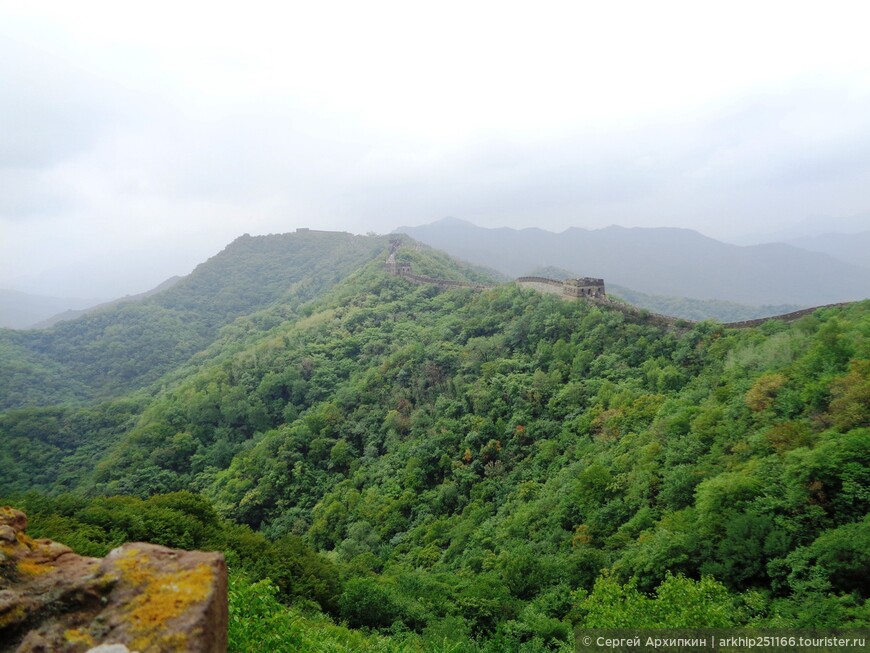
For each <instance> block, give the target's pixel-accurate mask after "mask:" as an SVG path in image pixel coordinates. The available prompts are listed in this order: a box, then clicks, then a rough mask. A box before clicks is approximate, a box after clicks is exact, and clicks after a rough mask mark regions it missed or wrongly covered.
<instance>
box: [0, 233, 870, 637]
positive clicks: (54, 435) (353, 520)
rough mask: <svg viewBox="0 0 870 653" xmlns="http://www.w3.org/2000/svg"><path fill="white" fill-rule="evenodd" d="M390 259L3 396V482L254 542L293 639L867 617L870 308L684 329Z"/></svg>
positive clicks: (114, 519)
mask: <svg viewBox="0 0 870 653" xmlns="http://www.w3.org/2000/svg"><path fill="white" fill-rule="evenodd" d="M401 252H402V256H403V257H405V258H406V259H408V260H412V262H413V264H414V267H415V269H420V270H429V271H430V272H428V273H430V274H433V275H438V276H444V275H445V274H446V273H447V272H449V273H450V274H451V275H452V276H455V277H457V278H461V277H462V276H463V275H466V276H465V278H473V279H479V278H480V277H479V275H477V274H476V273H474V272H472V271H469V270H464V269H463V268H461V267H459V266H457V265H456V264H455V263H453V262H451V261H450V260H448V259H447V258H446V257H442V256H440V255H438V254H437V253H434V252H431V251H428V250H425V249H423V250H420V251H416V250H412V249H410V248H405V249H403V250H401ZM381 268H382V265H381V261H380V260H375V261H372V262H371V263H369V264H367V265H365V266H363V267H362V268H360V269H358V270H357V271H356V272H355V273H353V274H351V275H350V276H349V277H348V278H347V279H346V280H345V281H343V282H341V283H339V284H338V285H336V286H335V287H334V288H332V289H331V290H329V291H328V292H326V293H325V294H323V295H322V296H320V297H319V298H317V299H315V300H313V301H311V302H308V303H307V304H305V305H300V306H299V307H298V308H294V310H292V311H288V310H287V309H286V308H285V307H284V306H282V305H280V304H279V305H276V306H275V307H273V308H271V309H268V310H265V311H263V312H261V313H259V314H258V315H256V316H254V317H253V318H251V319H247V318H246V319H242V320H238V321H236V322H235V323H234V324H233V325H231V326H229V327H227V328H225V329H224V331H222V333H221V337H220V338H219V339H218V340H217V341H216V342H215V344H213V345H212V346H211V348H210V349H208V350H207V351H206V352H205V353H203V354H201V355H200V356H198V357H197V358H196V359H195V360H193V361H191V362H190V363H187V364H185V365H181V366H179V367H177V368H176V369H175V371H174V372H172V373H171V374H170V375H169V376H167V377H164V379H163V381H162V384H161V386H160V387H159V388H154V389H152V390H151V391H149V392H139V393H138V394H132V395H128V396H127V397H124V398H119V399H116V400H113V401H112V402H110V403H104V404H96V405H92V406H88V407H71V406H66V407H57V408H40V409H34V408H30V409H22V410H15V411H11V410H10V411H7V412H6V413H4V414H0V438H2V441H3V448H2V454H0V455H2V456H3V460H2V465H0V470H2V471H0V491H2V492H3V493H5V494H6V495H8V496H10V497H11V498H13V499H15V498H16V497H18V498H17V499H16V500H18V501H19V502H23V503H24V504H26V505H25V508H27V509H28V510H30V511H31V512H35V515H36V517H35V519H34V524H35V525H37V524H38V525H39V526H38V527H39V528H41V529H42V532H44V533H45V534H48V535H51V536H52V537H58V538H59V539H64V538H66V540H67V541H68V542H69V543H70V544H72V545H73V546H76V547H77V548H79V549H80V550H83V551H99V550H102V549H101V548H100V547H106V546H111V545H114V544H115V543H116V542H119V541H121V540H123V539H125V538H128V537H134V538H138V537H148V538H151V539H153V540H154V541H160V542H168V543H172V544H174V545H177V546H193V547H206V548H222V549H225V550H228V551H231V552H232V555H233V556H237V557H236V558H235V559H237V560H238V566H237V571H238V575H237V576H234V581H233V582H234V586H233V587H234V588H235V589H234V591H235V592H236V596H238V597H247V598H246V599H245V600H246V601H248V602H249V605H250V606H252V607H250V611H251V614H255V613H256V614H260V617H262V618H264V619H267V621H268V623H274V624H275V625H274V628H275V629H284V630H283V631H282V632H286V637H287V641H294V642H297V643H298V642H305V641H308V640H306V638H311V637H313V635H312V633H314V632H317V633H319V635H318V636H322V637H326V638H333V639H334V640H335V641H336V642H338V641H339V640H342V638H348V639H345V640H344V641H345V644H344V646H346V647H347V649H346V650H353V648H352V646H351V644H348V643H347V642H350V641H351V640H352V641H354V642H355V644H353V646H356V647H357V650H365V648H366V647H369V648H371V650H390V649H389V647H391V646H395V647H397V648H396V650H456V651H460V650H468V651H483V650H493V651H495V650H520V647H524V648H522V650H544V649H550V650H552V649H558V648H560V647H563V646H564V647H566V650H570V647H571V645H572V642H573V634H572V629H573V627H574V626H575V625H584V626H590V627H618V626H620V625H626V624H631V625H639V624H643V625H650V626H664V625H669V626H680V627H682V626H717V627H718V626H722V627H724V626H732V625H747V624H749V625H761V626H794V627H820V626H825V625H827V626H848V625H865V626H866V625H867V624H868V621H870V619H868V610H867V605H866V603H865V602H866V599H867V596H866V592H867V590H866V582H865V580H866V577H867V572H868V565H870V558H868V551H870V546H868V543H867V539H868V537H870V522H868V518H867V514H868V504H870V493H868V488H870V465H868V462H870V413H868V405H870V363H868V361H870V303H868V302H864V303H860V304H855V305H853V306H851V307H848V308H842V309H825V310H821V311H817V312H816V313H815V314H813V315H811V316H808V317H806V318H803V319H801V320H800V321H798V322H796V323H794V324H791V325H785V324H782V323H779V322H776V321H773V322H768V323H767V324H765V325H764V326H762V327H760V328H757V329H749V330H744V331H734V330H728V329H724V328H723V327H721V326H720V325H717V324H715V323H712V322H704V323H700V324H697V325H694V326H693V327H691V328H688V327H687V328H685V329H676V328H671V329H669V330H668V329H663V328H662V327H660V326H657V325H655V324H652V323H646V322H645V321H644V319H643V317H642V316H640V317H638V318H636V319H635V318H630V317H626V315H624V314H623V313H621V312H618V311H613V310H610V309H608V308H606V307H598V306H596V305H593V304H589V303H585V302H579V301H564V300H562V299H561V298H559V297H556V296H546V295H540V294H537V293H535V292H533V291H529V290H525V289H521V288H518V287H516V286H513V285H505V286H501V287H498V288H496V289H493V290H489V291H485V292H477V291H472V290H461V289H460V290H450V291H442V290H439V289H437V288H434V287H432V286H427V285H412V284H410V283H408V282H407V281H405V280H403V279H401V278H396V277H391V276H389V275H387V274H386V273H385V272H384V271H383V270H382V269H381ZM35 443H39V444H38V445H37V444H35ZM28 445H30V446H28ZM33 491H38V492H39V493H40V494H32V493H31V494H25V493H27V492H33ZM60 492H72V493H74V494H72V495H68V494H64V495H60V494H59V493H60ZM44 495H51V496H52V497H53V498H46V497H45V496H44ZM88 497H89V498H88ZM134 514H135V515H139V517H137V519H138V521H137V519H133V517H132V516H133V515H134ZM124 515H129V519H128V517H125V516H124ZM217 524H220V527H219V528H218V527H217V526H216V525H217ZM245 547H248V548H245ZM255 547H256V548H259V550H261V551H263V552H264V553H261V554H257V555H250V551H251V550H252V548H255ZM266 579H268V580H266ZM277 601H283V602H284V603H295V607H294V608H293V610H296V611H298V613H293V614H299V615H307V616H304V617H301V619H302V621H301V622H299V621H298V620H297V621H294V620H292V619H291V620H289V621H287V620H286V619H285V617H286V614H287V613H285V612H282V610H283V609H282V608H280V607H275V606H276V605H279V604H278V603H276V602H277ZM306 601H307V602H308V603H305V602H306ZM311 602H315V603H316V605H317V608H316V609H317V610H323V611H325V612H326V613H327V614H329V615H331V618H332V619H334V620H339V621H342V622H344V624H345V625H346V626H348V627H350V628H352V629H364V630H367V631H368V633H369V634H367V635H362V634H359V633H350V632H349V631H346V630H341V629H340V628H339V627H333V626H331V625H329V624H328V622H327V621H324V619H325V617H323V616H314V615H313V614H312V612H311V610H312V609H315V608H313V607H312V604H311ZM237 606H238V604H237ZM237 609H238V610H242V612H238V613H237V614H238V615H241V614H242V613H243V609H242V608H240V607H237ZM257 611H259V612H257ZM264 615H265V616H264ZM249 617H250V618H251V619H253V618H254V617H253V616H250V615H249ZM249 617H245V618H242V617H241V616H240V617H239V621H238V623H237V625H236V627H237V628H238V630H237V631H235V632H236V635H234V636H237V637H239V638H241V639H239V640H238V641H244V638H246V637H259V635H256V633H255V630H256V628H258V626H254V625H252V624H251V623H250V622H249V621H247V620H246V619H248V618H249ZM300 623H302V624H303V625H302V626H300V625H299V624H300ZM331 628H337V629H338V630H330V629H331ZM375 631H378V632H380V635H378V634H375ZM384 635H388V637H387V638H386V639H384V638H383V637H382V636H384ZM294 638H295V639H294ZM354 638H356V639H354ZM436 643H437V645H436ZM448 645H449V646H453V648H437V646H442V647H447V646H448ZM276 650H279V649H276ZM288 650H291V649H288ZM334 650H343V649H341V648H340V645H339V644H336V645H335V649H334Z"/></svg>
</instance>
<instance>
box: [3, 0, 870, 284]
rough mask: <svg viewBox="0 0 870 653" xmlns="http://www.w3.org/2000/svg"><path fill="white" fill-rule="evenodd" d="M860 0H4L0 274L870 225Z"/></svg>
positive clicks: (747, 236) (63, 274) (868, 76)
mask: <svg viewBox="0 0 870 653" xmlns="http://www.w3.org/2000/svg"><path fill="white" fill-rule="evenodd" d="M862 4H866V3H861V2H826V3H824V4H822V3H819V2H794V1H792V2H763V1H761V0H755V1H753V2H740V1H731V2H727V3H725V2H722V3H706V2H697V1H694V2H668V1H666V0H658V1H657V2H619V1H615V2H582V1H579V0H578V1H574V2H547V1H546V0H538V1H536V2H534V3H532V2H523V3H513V2H509V1H505V0H502V1H500V2H473V1H472V0H465V1H464V2H451V1H449V0H439V2H426V3H423V2H419V3H418V2H407V1H403V2H381V1H378V0H367V1H366V2H330V1H328V0H326V1H318V2H310V1H306V2H292V1H288V2H280V3H279V2H270V3H265V2H256V1H252V2H245V3H238V2H236V3H225V4H223V3H221V2H208V3H198V2H193V1H189V2H177V1H176V2H173V3H168V2H162V1H159V0H158V1H151V2H148V3H120V2H116V1H114V2H91V1H88V0H77V1H76V2H68V1H64V2H41V1H39V0H27V1H24V2H15V1H7V0H0V288H10V289H17V290H24V291H29V292H37V293H41V294H50V295H62V296H74V297H100V298H111V297H115V296H121V295H124V294H128V293H136V292H142V291H144V290H147V289H149V288H151V287H153V286H155V285H157V284H158V283H160V282H161V281H163V280H164V279H166V278H168V277H169V276H172V275H174V274H186V273H188V272H190V270H191V269H192V268H193V267H194V266H195V265H196V264H198V263H200V262H202V261H203V260H205V259H206V258H208V257H209V256H212V255H214V254H216V253H217V252H218V251H220V250H221V249H223V247H225V246H226V245H227V244H228V243H229V242H231V241H232V240H233V239H235V238H236V237H238V236H240V235H242V234H244V233H250V234H254V235H256V234H266V233H283V232H288V231H293V230H295V229H296V228H297V227H311V228H322V229H336V230H346V231H351V232H354V233H368V232H376V233H388V232H390V231H392V230H393V229H395V228H396V227H398V226H400V225H418V224H424V223H427V222H431V221H434V220H437V219H440V218H443V217H446V216H453V217H457V218H461V219H465V220H469V221H471V222H474V223H475V224H478V225H481V226H487V227H497V226H509V227H515V228H521V227H528V226H536V227H541V228H544V229H549V230H552V231H561V230H563V229H565V228H567V227H572V226H574V227H584V228H590V229H592V228H601V227H605V226H608V225H611V224H619V225H623V226H627V227H656V226H669V227H685V228H692V229H696V230H698V231H700V232H702V233H704V234H706V235H709V236H712V237H716V238H720V239H724V240H731V241H734V242H740V241H743V242H749V241H751V240H753V239H755V240H760V239H764V238H768V237H769V238H771V239H773V238H779V237H786V236H788V235H793V236H798V235H804V234H811V233H821V232H823V231H825V230H840V231H849V230H851V231H859V230H862V229H868V228H870V191H868V189H870V118H868V116H870V40H868V39H867V38H866V25H867V24H868V23H870V20H868V19H870V8H864V7H862Z"/></svg>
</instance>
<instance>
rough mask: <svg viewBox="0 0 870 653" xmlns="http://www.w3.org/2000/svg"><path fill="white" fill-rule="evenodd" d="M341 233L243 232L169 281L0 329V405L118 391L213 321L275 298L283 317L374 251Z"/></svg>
mask: <svg viewBox="0 0 870 653" xmlns="http://www.w3.org/2000/svg"><path fill="white" fill-rule="evenodd" d="M385 248H386V240H385V239H384V238H379V237H369V236H354V235H351V234H347V233H337V232H331V233H324V232H297V233H292V234H282V235H271V236H257V237H252V236H248V235H245V236H242V237H240V238H238V239H237V240H235V241H234V242H233V243H231V244H230V245H228V246H227V247H226V249H224V250H223V251H222V252H220V253H219V254H217V255H216V256H214V257H212V258H211V259H209V260H208V261H206V262H205V263H203V264H201V265H199V266H198V267H197V268H196V269H195V270H194V271H193V272H192V273H191V274H190V275H188V276H187V277H185V278H183V279H181V280H180V281H178V282H177V283H176V284H174V285H173V286H172V287H171V288H169V289H167V290H164V291H162V292H159V293H157V294H155V295H153V296H151V297H148V298H146V299H140V300H136V301H129V302H123V303H120V304H116V305H113V306H110V307H107V308H105V309H102V310H97V311H94V312H91V313H88V314H87V315H85V316H83V317H80V318H78V319H76V320H71V321H67V322H61V323H59V324H57V325H56V326H54V327H52V328H49V329H45V330H38V331H17V332H13V331H9V330H6V329H3V330H0V409H2V408H9V407H15V406H26V405H47V404H59V403H63V402H67V401H91V400H95V399H105V398H109V397H116V396H120V395H122V394H124V393H126V392H130V391H132V390H135V389H137V388H141V387H144V386H145V385H147V384H149V383H152V382H154V381H155V380H157V379H158V378H160V377H161V376H162V375H163V374H165V373H166V372H168V371H170V370H172V369H174V368H176V367H178V366H179V365H180V364H182V363H184V362H185V361H187V360H188V359H189V358H190V356H191V355H193V354H194V353H196V352H198V351H201V350H202V349H204V348H205V347H207V346H208V345H209V344H210V343H211V342H212V341H213V340H214V339H215V337H216V336H217V334H218V332H219V330H220V328H221V327H223V326H225V325H227V324H229V323H231V322H232V321H233V320H235V319H237V318H239V317H241V316H245V315H248V314H251V313H254V312H256V311H259V310H261V309H263V308H266V307H268V306H270V305H272V304H274V303H276V302H280V305H281V310H282V311H283V314H284V315H291V314H292V313H293V311H294V310H295V309H296V308H297V307H298V306H299V305H301V304H302V303H304V302H306V301H308V300H310V299H312V298H314V297H317V296H318V295H319V294H320V293H322V292H323V291H325V290H326V289H328V288H330V287H332V286H333V285H334V284H336V283H337V282H339V281H340V280H342V279H343V278H344V277H346V276H347V275H348V274H349V273H350V272H352V271H354V270H356V269H358V268H359V267H360V265H362V264H363V263H365V262H366V261H369V260H372V258H374V257H380V256H381V253H382V252H383V251H385Z"/></svg>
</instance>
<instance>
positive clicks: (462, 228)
mask: <svg viewBox="0 0 870 653" xmlns="http://www.w3.org/2000/svg"><path fill="white" fill-rule="evenodd" d="M397 231H398V232H401V233H406V234H408V235H409V236H411V237H413V238H416V239H417V240H420V241H421V242H424V243H426V244H428V245H431V246H432V247H436V248H439V249H443V250H444V251H446V252H449V253H450V254H452V255H453V256H457V257H459V258H461V259H464V260H467V261H470V262H473V263H477V264H479V265H485V266H489V267H491V268H493V269H495V270H498V271H499V272H501V273H503V274H506V275H508V276H511V277H516V276H522V275H525V274H529V273H530V271H531V270H533V269H534V268H536V267H540V266H547V265H549V266H556V267H560V268H564V269H566V270H570V271H572V272H574V273H575V274H577V275H579V276H590V277H603V278H604V279H605V282H607V283H612V284H616V285H619V286H625V287H627V288H630V289H632V290H635V291H639V292H642V293H647V294H652V295H667V296H678V297H688V298H693V299H701V300H708V299H720V300H727V301H732V302H740V303H744V304H756V305H759V304H797V305H803V306H813V305H821V304H828V303H833V302H840V301H853V300H859V299H863V298H866V297H868V296H870V269H868V268H866V267H862V266H858V265H855V264H854V263H849V262H846V261H842V260H840V259H837V258H834V257H833V256H831V255H830V254H826V253H822V252H809V251H807V250H804V249H800V248H798V247H795V246H793V245H788V244H784V243H770V244H766V245H753V246H745V247H741V246H737V245H729V244H727V243H723V242H720V241H717V240H714V239H712V238H708V237H706V236H703V235H702V234H700V233H698V232H696V231H692V230H690V229H674V228H639V227H635V228H630V229H627V228H624V227H616V226H613V227H607V228H605V229H596V230H587V229H580V228H577V227H572V228H569V229H566V230H565V231H563V232H562V233H558V234H557V233H553V232H549V231H544V230H542V229H536V228H531V229H521V230H516V229H509V228H501V229H486V228H482V227H477V226H475V225H474V224H472V223H470V222H466V221H464V220H458V219H455V218H445V219H443V220H439V221H437V222H433V223H431V224H428V225H423V226H419V227H400V228H399V229H397Z"/></svg>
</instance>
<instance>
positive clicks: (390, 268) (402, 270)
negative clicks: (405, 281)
mask: <svg viewBox="0 0 870 653" xmlns="http://www.w3.org/2000/svg"><path fill="white" fill-rule="evenodd" d="M401 246H402V239H401V238H392V239H391V240H390V255H389V256H388V257H387V262H386V263H385V264H384V268H385V269H386V270H387V272H389V273H390V274H393V275H395V276H397V277H402V276H405V275H406V274H411V264H410V263H399V262H398V261H396V251H397V250H398V249H399V248H400V247H401Z"/></svg>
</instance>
